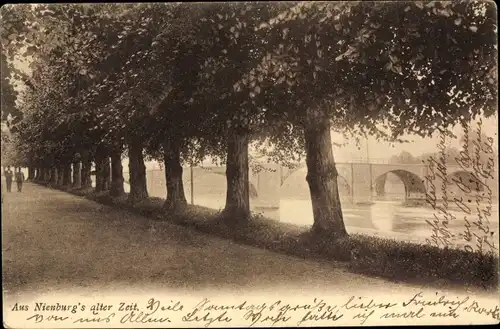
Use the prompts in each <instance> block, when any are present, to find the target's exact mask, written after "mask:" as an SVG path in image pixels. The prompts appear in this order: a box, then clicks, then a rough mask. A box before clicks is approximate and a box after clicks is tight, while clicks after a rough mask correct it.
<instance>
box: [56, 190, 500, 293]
mask: <svg viewBox="0 0 500 329" xmlns="http://www.w3.org/2000/svg"><path fill="white" fill-rule="evenodd" d="M66 191H67V192H69V193H73V194H76V195H79V196H83V197H86V198H88V199H90V200H94V201H96V202H99V203H101V204H106V205H110V206H115V207H116V206H117V207H119V208H122V209H127V210H129V211H132V212H134V213H139V214H141V215H143V216H146V217H149V218H152V219H154V220H161V221H168V222H172V223H175V224H178V225H182V226H186V227H191V228H193V229H196V230H198V231H201V232H203V233H207V234H211V235H215V236H219V237H222V238H226V239H231V240H233V241H235V242H237V243H241V244H246V245H251V246H255V247H259V248H263V249H268V250H271V251H275V252H279V253H284V254H288V255H293V256H297V257H302V258H308V259H311V258H313V259H319V260H333V261H340V262H343V264H344V265H345V267H346V268H347V269H348V270H350V271H352V272H355V273H359V274H364V275H369V276H376V277H381V278H385V279H389V280H391V281H400V282H408V283H416V284H430V285H457V286H458V285H460V286H471V287H482V288H484V289H488V290H489V289H492V288H497V287H498V264H499V262H498V256H494V255H485V254H481V253H479V252H468V251H465V250H459V249H442V248H438V247H434V246H429V245H422V244H415V243H409V242H401V241H396V240H393V239H384V238H378V237H371V236H366V235H359V234H351V235H350V236H349V238H348V239H344V240H341V241H339V240H336V239H331V238H329V237H328V236H318V235H317V234H314V233H312V232H309V231H308V230H307V229H304V228H303V227H299V226H295V225H292V224H287V223H280V222H276V221H274V220H271V219H268V218H265V217H263V216H262V215H252V218H251V219H250V220H249V221H248V222H247V223H245V224H244V225H239V224H238V225H237V226H235V225H232V224H231V223H230V222H229V223H228V221H226V220H224V219H223V218H222V216H221V213H220V211H217V210H214V209H210V208H206V207H201V206H192V205H188V207H187V208H186V209H185V210H184V211H182V212H177V213H166V212H165V211H164V210H163V209H162V205H163V202H164V199H161V198H148V199H146V200H144V201H143V202H141V203H138V204H134V205H132V204H130V203H129V202H128V201H127V195H124V196H122V197H119V198H113V197H110V196H109V195H108V193H107V192H101V193H96V192H94V191H93V190H92V189H87V190H75V189H66Z"/></svg>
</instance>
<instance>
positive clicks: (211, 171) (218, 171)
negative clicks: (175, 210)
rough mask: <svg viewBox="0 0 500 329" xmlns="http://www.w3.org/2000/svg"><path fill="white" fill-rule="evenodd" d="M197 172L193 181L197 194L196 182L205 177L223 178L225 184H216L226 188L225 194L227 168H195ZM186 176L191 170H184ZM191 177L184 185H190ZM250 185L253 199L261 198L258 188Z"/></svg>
mask: <svg viewBox="0 0 500 329" xmlns="http://www.w3.org/2000/svg"><path fill="white" fill-rule="evenodd" d="M195 169H196V170H195V171H194V173H193V181H194V182H195V183H194V191H195V193H196V181H197V180H200V179H203V177H209V176H212V175H217V176H222V178H223V179H224V183H223V184H216V185H217V186H224V193H225V192H226V189H227V181H226V168H225V167H213V168H210V167H208V168H201V167H200V168H195ZM184 173H185V174H189V170H184ZM190 182H191V177H190V176H188V177H186V178H185V179H184V184H185V185H186V184H190ZM248 184H249V194H250V198H251V199H255V198H258V197H259V193H258V191H257V188H256V186H255V185H254V183H252V182H248Z"/></svg>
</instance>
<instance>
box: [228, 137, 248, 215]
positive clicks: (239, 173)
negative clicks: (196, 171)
mask: <svg viewBox="0 0 500 329" xmlns="http://www.w3.org/2000/svg"><path fill="white" fill-rule="evenodd" d="M248 142H249V136H248V134H245V133H237V132H233V133H230V134H229V137H228V147H227V162H226V179H227V192H226V206H225V208H224V217H225V218H227V219H229V220H231V221H233V222H247V221H248V218H249V217H250V193H249V181H248V170H249V169H248V168H249V165H248Z"/></svg>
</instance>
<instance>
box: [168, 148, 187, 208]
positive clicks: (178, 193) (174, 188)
mask: <svg viewBox="0 0 500 329" xmlns="http://www.w3.org/2000/svg"><path fill="white" fill-rule="evenodd" d="M180 142H181V141H180V140H178V139H167V140H166V141H165V143H164V144H163V150H164V159H165V181H166V184H167V200H165V203H164V204H163V207H164V208H165V209H166V210H169V211H178V210H182V209H184V208H185V207H186V206H187V200H186V196H185V194H184V184H183V182H182V166H181V148H180Z"/></svg>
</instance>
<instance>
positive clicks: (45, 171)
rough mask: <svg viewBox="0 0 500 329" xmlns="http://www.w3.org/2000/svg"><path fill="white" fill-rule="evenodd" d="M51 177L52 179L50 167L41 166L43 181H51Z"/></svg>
mask: <svg viewBox="0 0 500 329" xmlns="http://www.w3.org/2000/svg"><path fill="white" fill-rule="evenodd" d="M51 179H52V172H51V169H50V168H47V167H45V168H43V180H44V181H45V182H49V181H51Z"/></svg>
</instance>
